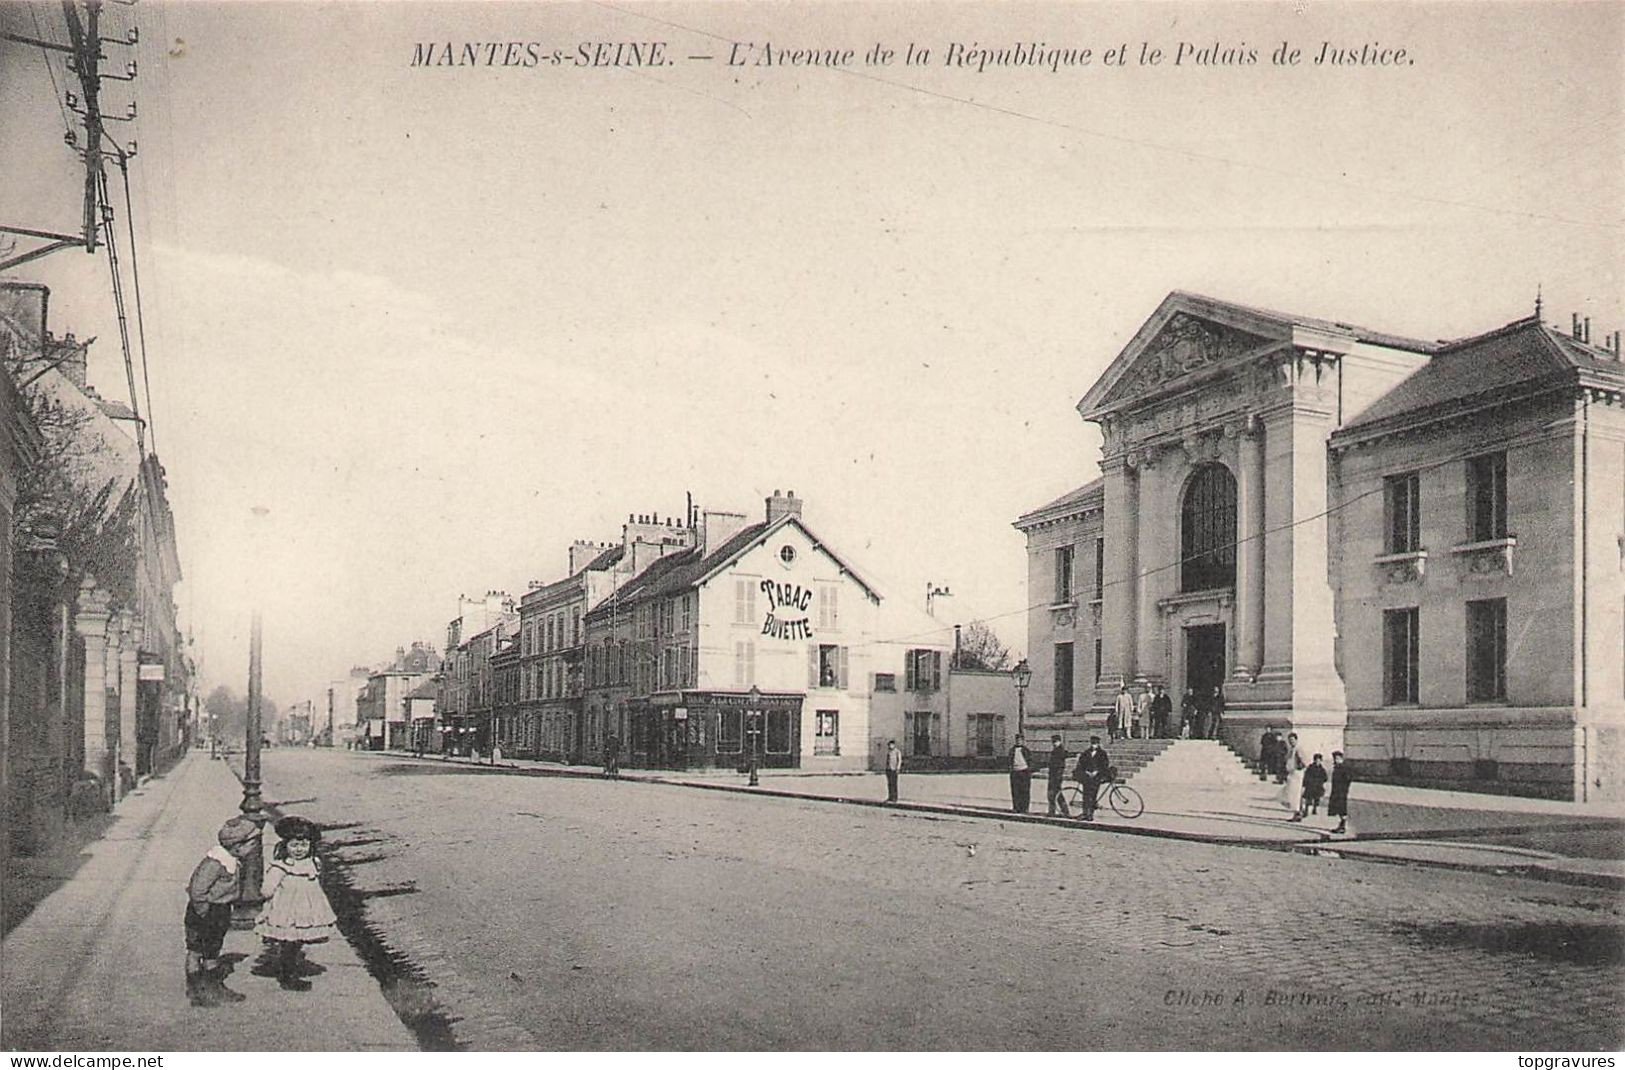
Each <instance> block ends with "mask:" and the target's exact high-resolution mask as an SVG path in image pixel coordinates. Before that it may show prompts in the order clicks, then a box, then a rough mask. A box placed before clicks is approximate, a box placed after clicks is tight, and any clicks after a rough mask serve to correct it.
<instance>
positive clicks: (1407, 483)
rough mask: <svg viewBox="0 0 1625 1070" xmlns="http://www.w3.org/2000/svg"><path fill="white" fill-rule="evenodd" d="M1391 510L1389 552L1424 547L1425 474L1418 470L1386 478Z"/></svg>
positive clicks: (1388, 507) (1386, 495)
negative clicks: (1423, 493)
mask: <svg viewBox="0 0 1625 1070" xmlns="http://www.w3.org/2000/svg"><path fill="white" fill-rule="evenodd" d="M1383 486H1384V491H1385V497H1386V499H1387V512H1388V542H1387V546H1388V552H1389V553H1391V554H1411V553H1415V552H1416V551H1418V550H1420V549H1421V548H1422V478H1421V477H1420V476H1418V475H1417V474H1416V473H1415V472H1407V473H1406V474H1404V475H1399V476H1388V477H1386V478H1385V479H1384V480H1383Z"/></svg>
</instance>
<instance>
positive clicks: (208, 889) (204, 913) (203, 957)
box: [185, 817, 260, 1007]
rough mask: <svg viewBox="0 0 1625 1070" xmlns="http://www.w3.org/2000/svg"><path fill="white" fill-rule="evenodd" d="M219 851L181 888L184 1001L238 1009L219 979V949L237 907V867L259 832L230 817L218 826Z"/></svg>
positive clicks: (237, 997)
mask: <svg viewBox="0 0 1625 1070" xmlns="http://www.w3.org/2000/svg"><path fill="white" fill-rule="evenodd" d="M217 838H218V839H219V841H220V845H219V846H218V847H211V848H209V853H208V854H206V855H204V856H203V860H202V861H201V862H199V863H198V864H197V868H195V869H193V870H192V879H191V880H189V881H188V882H187V884H186V920H185V927H186V996H187V998H188V999H189V1000H190V1001H191V1003H192V1006H194V1007H218V1006H219V1005H220V1004H222V1003H241V1002H242V1001H243V1000H244V999H245V998H247V997H245V996H244V995H243V994H242V993H241V992H233V991H232V990H231V989H229V988H227V987H226V985H225V980H224V979H223V978H222V977H221V976H220V945H221V944H222V943H224V942H225V939H226V930H228V929H230V928H231V907H232V904H233V903H235V902H236V901H237V892H238V879H239V878H238V875H237V871H238V867H239V866H241V865H242V861H243V859H245V858H247V857H248V856H250V855H251V854H253V853H254V852H255V851H257V850H259V845H260V827H259V826H258V825H257V824H255V823H254V822H253V821H250V820H249V819H248V818H246V817H234V818H232V819H231V820H230V821H227V822H226V823H225V824H224V825H221V826H220V833H219V836H218V837H217Z"/></svg>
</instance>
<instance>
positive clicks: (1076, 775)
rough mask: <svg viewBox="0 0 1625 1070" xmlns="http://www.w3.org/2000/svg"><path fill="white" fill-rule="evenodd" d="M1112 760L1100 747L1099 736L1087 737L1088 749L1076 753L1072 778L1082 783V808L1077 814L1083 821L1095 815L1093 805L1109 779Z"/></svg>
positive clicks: (1089, 819) (1091, 818)
mask: <svg viewBox="0 0 1625 1070" xmlns="http://www.w3.org/2000/svg"><path fill="white" fill-rule="evenodd" d="M1111 769H1112V761H1111V758H1109V757H1107V755H1106V752H1105V751H1104V750H1102V749H1101V747H1100V737H1099V736H1090V737H1089V749H1088V750H1086V751H1084V752H1083V753H1082V754H1080V755H1078V767H1077V769H1075V770H1074V771H1073V773H1072V779H1074V780H1076V781H1077V782H1078V783H1079V784H1081V785H1083V800H1082V806H1083V810H1082V813H1080V814H1079V815H1078V816H1079V817H1081V818H1083V820H1085V821H1092V820H1094V817H1095V806H1096V804H1097V803H1098V801H1099V799H1100V787H1101V785H1102V784H1105V783H1107V782H1109V781H1110V780H1111Z"/></svg>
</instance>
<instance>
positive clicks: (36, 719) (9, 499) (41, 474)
mask: <svg viewBox="0 0 1625 1070" xmlns="http://www.w3.org/2000/svg"><path fill="white" fill-rule="evenodd" d="M49 311H50V291H49V290H48V289H47V288H46V287H44V286H40V285H37V284H33V283H24V282H18V281H5V282H0V365H3V371H0V442H3V443H4V448H3V449H0V545H3V546H4V548H5V553H4V558H3V560H0V609H3V612H4V618H3V619H0V802H3V805H4V832H3V833H0V841H4V849H5V851H6V852H11V851H16V852H18V853H22V854H28V853H33V852H35V851H38V850H43V849H46V848H48V847H49V846H50V844H51V843H53V842H54V841H55V840H56V839H57V838H58V837H59V835H60V833H61V832H62V830H63V829H64V827H65V825H66V823H67V822H69V821H71V820H74V819H76V818H80V817H85V816H87V815H90V814H94V813H96V812H99V811H102V810H106V809H108V808H110V807H113V806H115V805H116V804H117V803H118V802H119V801H120V800H122V799H123V798H124V797H125V795H127V794H128V792H129V791H130V790H131V789H132V788H133V787H134V786H135V784H136V783H137V782H138V780H139V779H140V778H142V777H144V776H147V775H150V774H153V773H157V772H161V771H162V770H163V768H164V767H165V766H166V765H167V764H169V763H170V762H172V761H173V760H174V759H175V758H177V757H178V756H179V755H180V754H182V753H184V751H185V749H186V747H187V745H188V742H189V741H190V739H191V738H192V736H193V731H194V728H195V725H194V712H195V710H196V707H197V702H196V693H195V686H194V684H193V679H194V665H193V660H192V658H191V656H190V653H189V651H188V648H187V642H186V640H185V638H184V637H183V636H182V635H181V633H180V631H179V629H178V627H177V624H176V611H175V603H174V597H173V594H174V588H175V585H176V584H177V583H179V582H180V579H181V570H180V561H179V556H178V553H177V550H176V536H175V523H174V517H173V515H172V514H171V512H170V507H169V501H168V486H167V479H166V475H165V472H164V468H163V465H162V464H161V463H160V462H159V459H158V457H157V455H156V454H155V453H151V452H144V451H143V449H142V442H143V440H142V438H141V436H139V435H138V434H137V433H136V431H135V428H136V420H137V418H136V416H135V413H134V412H132V411H131V410H130V408H129V407H128V406H126V405H124V404H123V403H121V402H116V401H111V400H109V399H106V398H103V397H101V395H100V394H99V393H98V392H97V391H96V388H95V387H94V386H93V385H92V384H91V383H90V382H89V381H88V379H87V371H88V364H89V349H90V344H91V343H90V342H89V341H81V340H77V339H75V338H74V337H73V335H72V334H68V335H65V336H63V337H60V338H59V337H57V336H56V335H54V334H53V333H52V332H51V330H50V328H49Z"/></svg>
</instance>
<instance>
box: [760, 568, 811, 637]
mask: <svg viewBox="0 0 1625 1070" xmlns="http://www.w3.org/2000/svg"><path fill="white" fill-rule="evenodd" d="M762 592H763V593H764V594H766V595H767V618H766V619H765V620H763V621H762V634H763V635H765V636H767V637H768V638H769V639H811V638H812V637H813V632H812V622H811V621H809V620H808V619H807V610H808V609H810V608H811V607H812V600H813V593H812V589H811V588H809V587H803V586H801V585H800V584H798V583H778V582H775V581H773V580H763V581H762Z"/></svg>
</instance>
